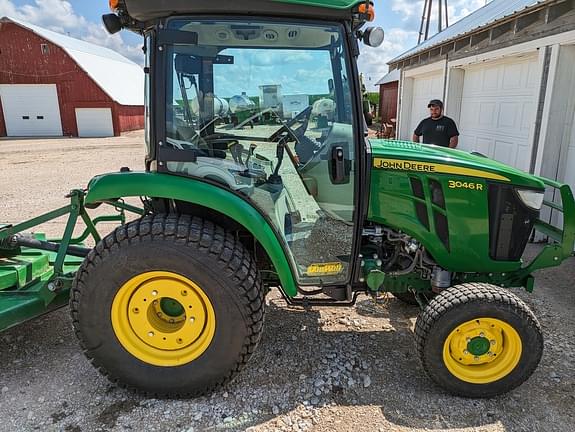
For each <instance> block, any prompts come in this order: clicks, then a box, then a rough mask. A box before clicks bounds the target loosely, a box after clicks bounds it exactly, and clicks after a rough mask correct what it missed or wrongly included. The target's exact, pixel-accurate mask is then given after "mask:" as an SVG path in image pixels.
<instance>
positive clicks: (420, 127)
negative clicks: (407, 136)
mask: <svg viewBox="0 0 575 432" xmlns="http://www.w3.org/2000/svg"><path fill="white" fill-rule="evenodd" d="M421 135H423V121H420V122H419V124H418V125H417V127H416V128H415V130H414V131H413V136H412V137H411V141H413V142H416V143H418V142H419V137H420V136H421Z"/></svg>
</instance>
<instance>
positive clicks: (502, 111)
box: [497, 102, 521, 132]
mask: <svg viewBox="0 0 575 432" xmlns="http://www.w3.org/2000/svg"><path fill="white" fill-rule="evenodd" d="M498 108H499V109H498V113H497V114H498V116H497V127H498V128H499V129H512V131H511V132H513V129H516V130H518V129H520V125H519V119H520V116H521V113H520V110H521V104H519V103H517V102H501V103H500V104H499V107H498Z"/></svg>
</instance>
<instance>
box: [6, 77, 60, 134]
mask: <svg viewBox="0 0 575 432" xmlns="http://www.w3.org/2000/svg"><path fill="white" fill-rule="evenodd" d="M0 97H1V98H2V111H3V112H4V120H5V122H6V132H7V135H8V136H61V135H62V121H61V119H60V106H59V104H58V92H57V91H56V85H55V84H46V85H38V84H2V85H0Z"/></svg>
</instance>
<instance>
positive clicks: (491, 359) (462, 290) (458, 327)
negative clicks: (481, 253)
mask: <svg viewBox="0 0 575 432" xmlns="http://www.w3.org/2000/svg"><path fill="white" fill-rule="evenodd" d="M499 323H500V324H499ZM500 326H501V327H500ZM475 327H476V329H474V328H475ZM489 327H493V329H492V328H489ZM499 328H500V329H501V332H498V331H497V330H498V329H499ZM483 329H486V330H485V331H484V330H483ZM492 330H494V331H493V332H491V331H492ZM460 331H461V332H463V333H458V332H460ZM474 332H476V333H477V334H474ZM479 332H481V333H479ZM499 334H501V335H502V337H501V339H498V338H497V337H490V336H489V335H491V336H493V335H495V336H498V335H499ZM465 335H469V337H466V338H464V339H457V340H461V341H467V345H465V343H464V344H463V345H462V349H454V346H455V345H451V344H450V341H451V340H454V338H458V337H459V338H462V337H464V336H465ZM484 337H485V341H486V342H484V341H483V338H484ZM415 338H416V345H417V351H418V354H419V357H420V360H421V362H422V365H423V368H424V369H425V371H426V372H427V374H428V375H429V376H430V377H431V378H432V379H433V380H434V381H435V382H436V383H437V384H439V385H440V386H441V387H443V388H444V389H446V390H447V391H449V392H450V393H453V394H456V395H459V396H464V397H473V398H483V397H492V396H497V395H500V394H503V393H506V392H508V391H510V390H512V389H514V388H515V387H517V386H519V385H520V384H522V383H523V382H524V381H525V380H527V379H528V378H529V377H530V376H531V374H532V373H533V372H534V371H535V369H536V368H537V365H538V364H539V361H540V360H541V355H542V353H543V334H542V331H541V326H540V324H539V322H538V321H537V318H536V317H535V315H534V314H533V312H531V310H530V309H529V307H528V306H527V305H526V304H525V303H524V302H523V301H522V300H521V299H519V298H518V297H517V296H515V295H514V294H512V293H511V292H509V291H508V290H506V289H503V288H499V287H497V286H493V285H489V284H484V283H469V284H463V285H458V286H454V287H451V288H449V289H447V290H445V291H443V292H442V293H441V294H439V295H438V296H437V297H435V298H434V299H433V300H431V301H430V302H429V304H428V305H427V307H426V308H425V309H424V310H423V311H422V313H421V314H420V315H419V317H418V318H417V322H416V325H415ZM496 339H498V340H497V341H496ZM475 343H478V345H474V344H475ZM482 344H484V345H483V346H482ZM463 349H464V351H463ZM499 349H500V350H499ZM487 350H489V351H487ZM497 350H499V351H497ZM460 351H461V352H460ZM497 355H499V357H496V356H497ZM467 356H470V357H467ZM507 359H510V360H507ZM513 359H514V360H513ZM458 360H459V361H461V360H463V361H464V362H465V361H470V362H471V364H465V365H463V366H461V365H462V363H460V362H459V361H458ZM503 360H505V361H506V362H507V363H502V361H503ZM512 360H513V361H512ZM498 362H499V363H498ZM506 364H507V366H505V365H506ZM497 368H498V369H497ZM461 371H464V372H463V373H461ZM477 373H479V375H476V374H477ZM456 375H459V376H456Z"/></svg>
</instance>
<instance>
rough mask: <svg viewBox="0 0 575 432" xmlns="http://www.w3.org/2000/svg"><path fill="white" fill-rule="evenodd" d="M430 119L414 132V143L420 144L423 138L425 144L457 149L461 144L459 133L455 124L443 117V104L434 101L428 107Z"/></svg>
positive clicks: (425, 120)
mask: <svg viewBox="0 0 575 432" xmlns="http://www.w3.org/2000/svg"><path fill="white" fill-rule="evenodd" d="M427 108H429V113H430V114H431V116H430V117H428V118H426V119H423V120H422V121H421V122H420V123H419V125H418V126H417V128H416V129H415V131H414V132H413V141H414V142H419V137H420V136H423V143H424V144H435V145H438V146H442V147H449V148H455V147H457V144H458V143H459V131H458V130H457V126H456V125H455V122H454V121H453V120H452V119H450V118H449V117H446V116H444V115H443V102H441V101H440V100H438V99H433V100H432V101H430V102H429V104H428V105H427Z"/></svg>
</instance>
